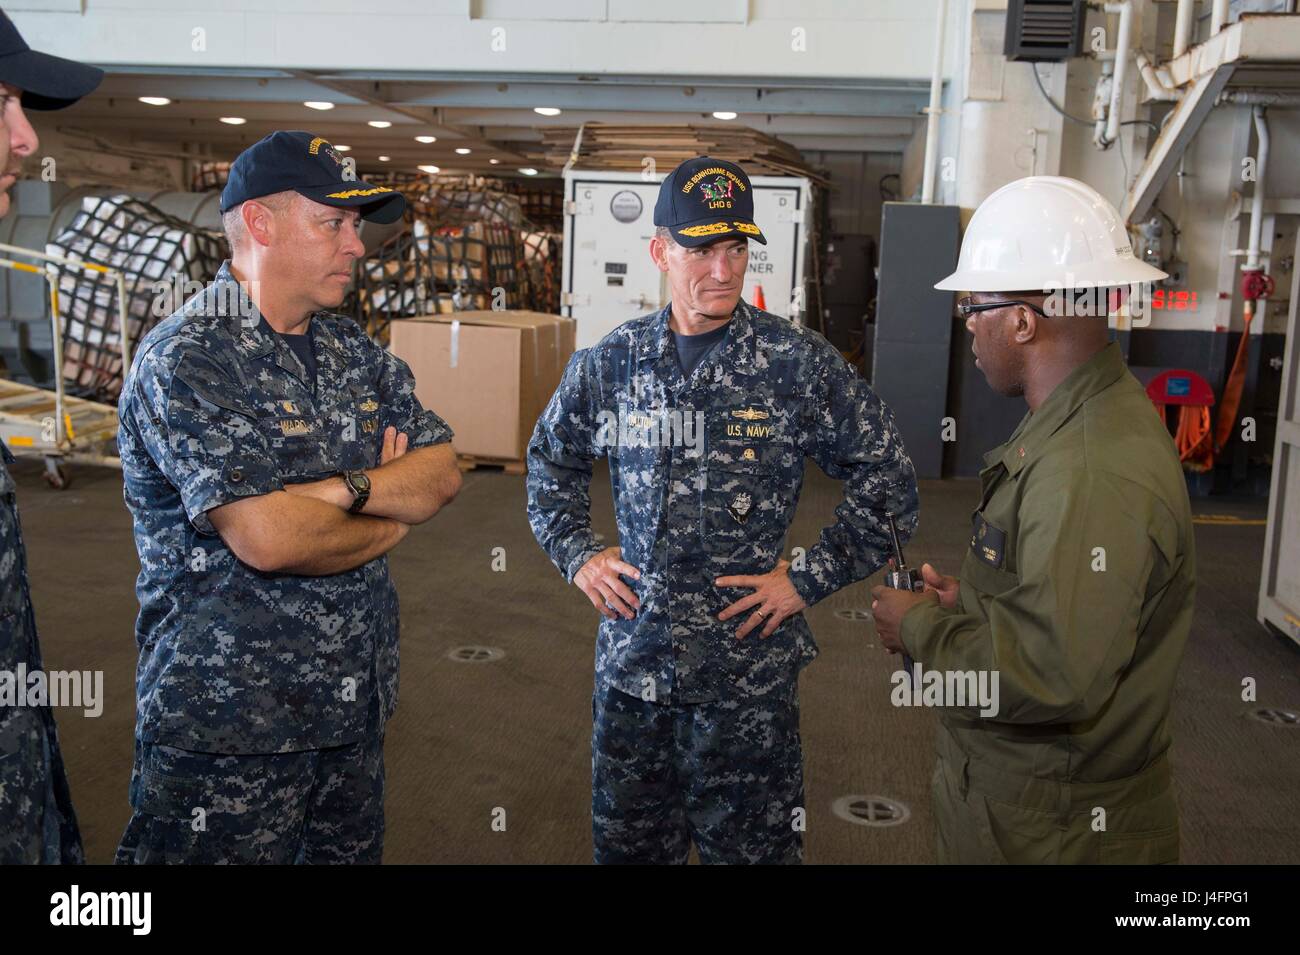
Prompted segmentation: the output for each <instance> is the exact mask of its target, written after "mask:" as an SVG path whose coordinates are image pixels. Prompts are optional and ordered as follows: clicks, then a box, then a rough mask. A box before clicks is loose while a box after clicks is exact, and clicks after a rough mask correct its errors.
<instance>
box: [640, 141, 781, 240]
mask: <svg viewBox="0 0 1300 955" xmlns="http://www.w3.org/2000/svg"><path fill="white" fill-rule="evenodd" d="M655 225H661V226H665V227H666V228H668V229H669V230H670V231H671V232H672V234H673V238H675V239H676V240H677V242H678V244H679V245H685V246H697V245H706V244H707V243H709V242H716V241H717V240H718V239H725V238H736V237H740V238H745V239H753V240H755V241H756V242H761V243H763V244H764V245H767V238H766V237H765V236H764V235H763V233H762V232H760V231H759V228H758V226H756V225H755V224H754V187H753V185H752V184H751V183H750V181H749V176H747V175H745V170H743V169H741V168H740V167H739V166H737V165H736V164H735V163H734V162H727V161H726V160H725V159H711V158H709V157H708V156H700V157H699V158H698V159H688V160H686V162H684V163H682V164H681V165H680V166H678V167H677V168H676V169H674V170H673V171H672V172H671V173H669V174H668V178H667V179H665V180H664V181H663V183H662V184H661V185H660V186H659V199H658V201H656V202H655Z"/></svg>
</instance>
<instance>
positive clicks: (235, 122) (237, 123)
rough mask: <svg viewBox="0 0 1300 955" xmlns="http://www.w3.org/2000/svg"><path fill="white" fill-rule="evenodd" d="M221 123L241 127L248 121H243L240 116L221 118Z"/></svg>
mask: <svg viewBox="0 0 1300 955" xmlns="http://www.w3.org/2000/svg"><path fill="white" fill-rule="evenodd" d="M221 121H222V122H223V123H229V124H230V125H231V126H243V125H244V124H245V123H246V122H248V120H246V119H244V117H242V116H222V117H221Z"/></svg>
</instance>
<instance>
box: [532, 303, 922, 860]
mask: <svg viewBox="0 0 1300 955" xmlns="http://www.w3.org/2000/svg"><path fill="white" fill-rule="evenodd" d="M671 311H672V306H671V304H670V305H668V306H665V307H664V309H663V310H662V311H660V312H658V313H655V314H651V315H647V316H643V317H641V318H638V319H634V320H633V321H630V322H627V323H626V324H624V325H622V326H620V327H619V328H617V329H615V330H614V331H613V332H612V333H610V334H609V335H608V336H606V337H605V338H604V339H603V340H602V341H601V342H600V343H598V344H597V345H596V346H595V347H593V348H591V349H587V350H584V351H580V352H578V353H577V354H576V355H574V357H573V359H572V360H571V361H570V363H569V366H568V368H567V369H566V371H565V374H564V379H563V381H562V382H561V384H560V387H559V388H558V389H557V391H556V393H555V395H554V396H553V397H552V399H551V402H550V404H549V405H548V407H547V409H546V411H545V413H544V414H543V415H542V417H541V419H540V420H539V421H538V423H537V428H536V430H535V432H534V434H533V437H532V441H531V442H530V444H529V448H528V514H529V521H530V523H531V525H532V529H533V533H534V534H535V535H536V537H537V539H538V541H539V542H540V543H541V545H542V547H543V548H544V549H545V550H546V552H547V553H548V554H549V555H550V557H551V560H552V561H553V562H554V563H555V565H556V567H557V568H559V570H560V572H561V573H563V574H564V576H565V578H566V579H567V580H569V581H570V582H572V580H573V577H574V575H575V574H576V573H577V571H578V570H579V569H580V568H581V567H582V565H583V564H585V563H586V562H587V561H588V560H589V559H590V558H591V557H593V556H594V555H596V554H597V553H599V552H600V551H601V550H603V549H604V547H605V545H604V544H603V543H602V541H601V540H600V539H599V537H598V536H597V535H596V534H595V533H594V531H593V530H592V527H591V520H590V505H591V500H590V496H589V494H588V488H589V486H590V481H591V475H592V462H593V460H594V459H595V458H598V457H608V459H609V469H610V479H611V481H612V484H613V491H614V503H615V511H616V517H617V523H618V533H619V541H618V543H619V546H620V547H621V548H622V556H623V559H624V560H625V561H627V562H628V563H630V564H632V565H633V566H634V567H637V568H638V569H640V571H641V578H640V579H639V580H635V581H633V580H627V581H625V582H626V583H627V585H628V586H629V587H630V588H631V589H632V591H633V592H634V593H635V594H636V595H637V598H638V600H639V601H640V609H639V611H638V612H637V613H636V616H635V618H634V619H632V620H630V621H629V620H625V619H623V618H622V617H618V618H615V619H613V620H610V619H605V620H602V622H601V624H600V631H599V635H598V638H597V643H596V687H595V694H594V699H593V705H592V715H593V733H592V777H593V798H592V821H593V829H594V837H595V856H596V860H597V861H598V862H619V861H662V862H684V861H685V860H686V856H687V853H688V851H689V846H690V841H691V840H692V839H693V840H694V841H695V844H696V847H697V849H698V850H699V852H700V857H701V860H702V861H705V862H712V861H719V862H792V861H799V860H800V859H801V858H802V840H801V836H800V833H799V831H797V830H796V828H795V827H794V825H792V821H793V820H792V817H793V812H794V810H795V809H796V808H800V807H802V806H803V783H802V756H801V752H800V746H799V736H798V702H797V681H798V674H799V672H800V670H801V669H802V668H803V667H804V666H805V665H806V664H807V663H808V662H809V661H811V660H812V659H813V657H814V656H815V655H816V652H817V648H816V644H815V643H814V642H813V638H812V634H811V632H810V630H809V628H808V624H807V622H806V621H805V619H804V617H803V615H802V614H798V615H796V616H793V617H791V618H789V619H788V620H786V621H784V622H783V623H782V625H781V626H780V627H779V628H778V629H777V630H776V631H775V632H774V633H773V634H772V636H771V637H769V638H767V639H760V638H759V636H758V630H755V631H753V632H752V633H751V635H750V636H748V637H746V639H744V640H737V639H736V638H735V631H736V630H737V628H738V627H739V626H740V624H741V623H742V619H741V618H736V619H732V620H728V621H725V622H720V621H718V619H717V615H718V613H719V612H720V611H722V610H723V609H724V608H725V607H727V606H728V605H729V604H731V603H732V602H734V601H735V600H737V599H739V598H741V597H743V596H746V595H748V594H749V593H750V591H749V590H746V589H743V588H719V587H717V586H716V585H715V584H714V579H715V578H717V577H720V576H726V575H736V574H760V573H765V572H767V571H769V570H771V569H772V568H773V567H774V566H776V564H777V561H778V560H779V559H780V558H781V557H782V553H783V550H784V542H785V536H786V531H787V529H788V528H789V526H790V522H791V520H792V518H793V516H794V511H795V506H796V504H797V503H798V500H799V492H800V489H801V487H802V484H803V468H804V459H805V457H811V458H813V460H815V461H816V462H817V463H818V464H819V465H820V466H821V468H822V469H823V470H824V471H825V472H826V473H827V474H828V475H830V476H831V477H833V478H836V479H838V480H842V481H844V487H845V499H844V501H843V502H842V503H841V504H840V505H839V507H838V508H837V510H836V516H837V520H836V522H835V523H834V524H833V525H831V526H830V527H827V528H826V529H825V530H824V531H823V532H822V534H821V537H820V539H819V540H818V542H817V543H816V544H815V545H813V546H812V547H811V548H809V549H808V550H807V553H806V556H805V557H804V560H803V562H802V563H801V565H800V566H798V567H795V568H792V569H791V571H790V579H791V581H792V582H793V584H794V586H795V588H796V590H798V592H799V593H800V595H801V596H802V597H803V598H804V600H805V601H806V602H807V603H808V605H809V606H811V605H813V604H815V603H817V602H818V601H819V600H821V599H823V598H824V597H827V596H829V595H830V594H832V593H834V592H835V591H837V590H839V589H840V588H841V587H844V586H845V585H847V584H850V583H852V582H854V581H857V580H861V579H862V578H864V577H867V576H869V575H870V574H872V573H874V572H875V571H876V570H877V569H878V568H879V567H880V566H882V564H883V563H884V562H885V560H886V559H887V554H888V548H889V538H888V530H887V524H886V517H887V515H888V514H890V513H892V514H894V515H895V516H896V518H897V520H898V523H899V527H900V529H901V533H902V534H903V535H904V536H907V535H910V533H911V532H912V530H913V529H914V527H915V525H916V519H917V492H916V480H915V474H914V471H913V468H912V464H911V461H910V460H909V459H908V457H907V455H906V453H905V452H904V450H903V447H902V444H901V442H900V440H899V437H898V434H897V432H896V431H895V429H894V423H893V415H892V413H891V412H890V411H889V409H888V408H887V407H886V406H885V405H883V404H882V403H881V402H880V400H879V399H878V398H877V397H876V396H875V394H874V393H873V392H872V391H871V388H870V387H869V386H868V385H867V383H866V382H865V381H863V380H862V379H861V378H860V377H859V376H858V375H857V374H856V372H855V371H854V370H853V369H852V368H851V367H850V366H849V365H848V363H847V362H845V361H844V359H843V358H842V357H841V356H840V355H839V354H838V353H837V352H836V351H835V349H834V348H833V347H832V346H831V345H830V344H829V343H828V342H827V341H826V340H825V339H824V338H822V337H821V336H820V335H818V334H816V333H814V332H810V331H808V330H807V329H804V328H802V327H801V326H798V325H796V324H793V323H792V322H790V321H788V320H786V319H783V318H780V317H778V316H775V315H771V314H769V313H767V312H762V311H759V310H758V309H755V308H754V307H752V306H751V305H749V304H748V303H746V302H744V301H743V300H742V301H741V302H739V303H738V305H737V307H736V309H735V311H734V313H733V315H732V319H731V321H730V323H729V324H728V326H727V328H728V331H727V334H726V336H725V337H724V338H723V340H722V342H720V343H719V344H718V346H717V347H716V348H715V349H714V350H713V352H712V353H711V354H710V355H709V356H708V357H706V358H705V359H704V361H702V362H701V363H700V364H699V365H698V366H697V367H696V368H695V370H694V372H693V373H692V375H691V376H690V378H689V380H687V379H686V378H685V376H684V375H683V373H682V370H681V367H680V365H679V363H678V359H677V355H676V347H675V345H674V343H673V337H672V333H671V329H670V327H669V318H670V316H671ZM673 413H680V414H681V415H682V416H683V418H684V419H689V420H691V421H694V420H695V418H694V416H695V415H696V414H699V415H701V416H702V424H703V428H702V434H701V435H700V437H701V438H702V440H701V441H699V442H698V443H697V442H694V441H690V440H683V441H679V442H677V443H676V444H674V443H673V442H672V441H663V440H656V439H655V435H656V432H658V433H659V434H662V433H663V432H664V425H663V422H664V421H665V420H668V421H672V420H673V419H672V417H671V415H672V414H673ZM612 416H621V418H622V420H623V421H624V423H629V422H630V426H629V427H626V428H624V431H625V433H624V434H618V433H617V429H616V428H611V427H610V426H609V425H610V419H611V417H612ZM682 437H686V438H689V437H692V436H691V435H689V434H685V433H683V435H682ZM692 444H694V447H692V446H691V445H692Z"/></svg>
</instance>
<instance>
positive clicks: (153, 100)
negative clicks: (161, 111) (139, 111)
mask: <svg viewBox="0 0 1300 955" xmlns="http://www.w3.org/2000/svg"><path fill="white" fill-rule="evenodd" d="M140 102H142V103H144V104H145V105H146V106H170V105H171V102H172V101H171V100H169V99H168V98H167V97H166V96H141V97H140Z"/></svg>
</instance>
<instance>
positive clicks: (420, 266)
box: [344, 222, 493, 345]
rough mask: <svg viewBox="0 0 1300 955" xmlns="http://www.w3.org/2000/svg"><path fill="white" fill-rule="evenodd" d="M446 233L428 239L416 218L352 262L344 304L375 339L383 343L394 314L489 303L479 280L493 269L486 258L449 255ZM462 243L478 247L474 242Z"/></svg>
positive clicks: (464, 308) (426, 312)
mask: <svg viewBox="0 0 1300 955" xmlns="http://www.w3.org/2000/svg"><path fill="white" fill-rule="evenodd" d="M417 233H418V234H417ZM450 239H451V237H445V240H444V241H442V242H439V243H437V244H436V245H435V244H434V243H431V242H430V235H429V232H428V230H427V227H424V226H421V225H420V224H419V223H418V222H417V224H416V226H415V227H414V228H413V229H412V230H410V231H405V232H401V233H399V234H397V235H395V236H393V237H392V238H391V239H389V240H388V241H387V242H385V243H384V244H383V245H381V246H380V247H379V248H378V249H376V250H375V251H374V252H373V253H372V254H371V255H369V256H367V257H366V258H365V259H364V260H362V261H361V262H359V263H358V265H357V281H356V283H355V286H354V289H353V291H352V293H351V295H350V297H349V300H348V301H347V302H345V303H344V310H345V311H347V312H348V313H349V314H351V315H352V316H353V318H355V319H356V320H357V322H358V323H359V324H360V325H361V326H362V327H363V328H365V329H366V331H367V333H368V334H369V335H370V336H371V337H372V338H373V339H375V341H377V342H380V343H381V344H384V345H387V344H388V329H389V324H390V323H391V322H392V321H393V320H394V319H401V318H411V317H413V316H416V315H429V314H431V313H439V314H446V313H449V312H459V311H467V310H477V309H486V308H489V307H491V298H490V292H489V291H488V289H490V288H491V286H488V287H487V288H484V285H483V282H484V276H485V275H486V276H492V274H493V273H492V272H491V270H490V269H489V268H488V266H487V260H486V259H478V258H477V257H476V258H475V259H474V260H473V261H472V262H471V261H464V260H460V259H457V258H454V257H453V251H454V241H447V240H450ZM435 248H436V250H437V252H438V254H437V255H435ZM467 248H468V249H470V250H473V251H477V250H478V246H477V245H468V244H467Z"/></svg>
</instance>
